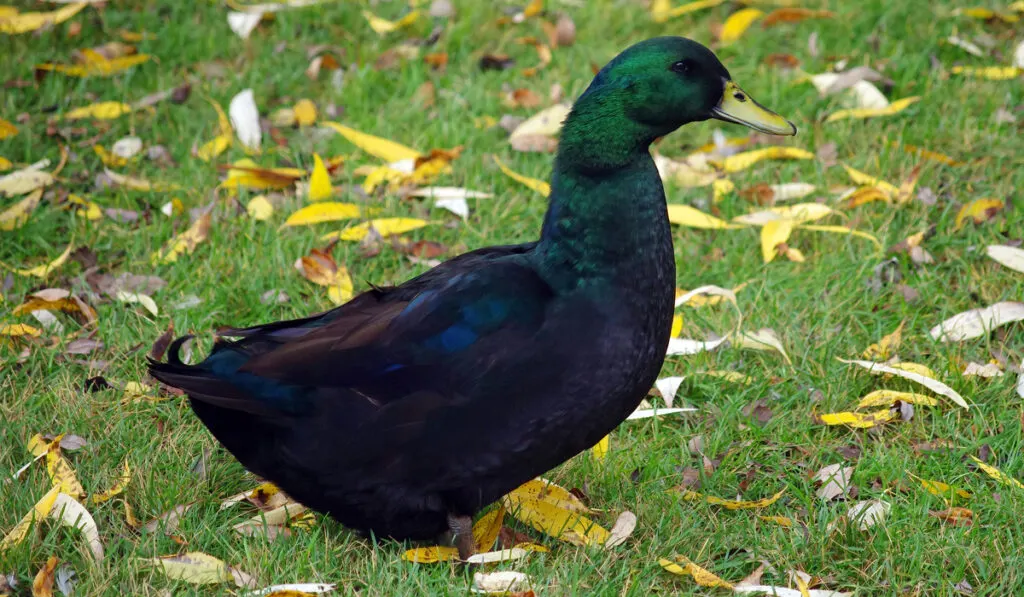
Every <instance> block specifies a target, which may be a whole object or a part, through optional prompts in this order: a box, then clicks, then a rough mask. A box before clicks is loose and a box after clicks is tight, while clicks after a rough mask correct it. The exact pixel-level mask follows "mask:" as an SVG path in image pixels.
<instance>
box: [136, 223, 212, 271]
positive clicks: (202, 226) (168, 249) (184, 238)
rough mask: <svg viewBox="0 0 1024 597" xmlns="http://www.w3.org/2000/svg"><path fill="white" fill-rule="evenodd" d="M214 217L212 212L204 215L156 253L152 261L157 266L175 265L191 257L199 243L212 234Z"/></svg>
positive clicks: (151, 257) (151, 258)
mask: <svg viewBox="0 0 1024 597" xmlns="http://www.w3.org/2000/svg"><path fill="white" fill-rule="evenodd" d="M212 220H213V216H212V214H211V213H210V212H207V213H205V214H203V215H202V216H201V217H199V219H197V220H196V221H195V222H193V223H192V225H191V226H189V228H188V230H186V231H184V232H182V233H181V234H179V235H177V236H175V237H174V238H172V239H171V240H170V241H169V242H168V243H167V244H166V245H165V246H164V248H162V249H160V250H159V251H156V252H154V253H153V254H152V255H151V256H150V261H151V262H152V263H153V264H154V265H155V264H158V263H174V262H176V261H177V260H178V257H180V256H182V255H191V254H192V252H193V251H195V250H196V247H197V246H199V243H201V242H203V241H204V240H206V238H207V237H208V236H209V234H210V223H211V221H212Z"/></svg>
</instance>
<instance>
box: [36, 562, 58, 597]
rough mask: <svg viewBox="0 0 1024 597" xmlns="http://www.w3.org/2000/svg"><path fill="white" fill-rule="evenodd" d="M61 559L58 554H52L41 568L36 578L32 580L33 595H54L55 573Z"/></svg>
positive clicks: (48, 596) (40, 596)
mask: <svg viewBox="0 0 1024 597" xmlns="http://www.w3.org/2000/svg"><path fill="white" fill-rule="evenodd" d="M59 563H60V560H58V559H57V556H50V558H49V559H48V560H46V564H44V565H43V567H42V568H40V569H39V572H38V573H37V574H36V577H35V579H33V580H32V597H53V573H54V571H55V570H56V569H57V564H59Z"/></svg>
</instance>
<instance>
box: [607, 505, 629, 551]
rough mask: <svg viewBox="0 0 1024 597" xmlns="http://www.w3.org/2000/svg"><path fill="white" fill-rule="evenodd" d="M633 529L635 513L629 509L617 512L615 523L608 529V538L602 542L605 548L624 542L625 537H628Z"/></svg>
mask: <svg viewBox="0 0 1024 597" xmlns="http://www.w3.org/2000/svg"><path fill="white" fill-rule="evenodd" d="M635 529H636V514H633V513H632V512H630V511H629V510H624V511H623V512H622V513H621V514H619V516H618V518H616V519H615V524H614V525H612V529H611V530H610V531H608V539H607V541H605V543H604V547H605V549H610V548H612V547H618V546H619V545H622V544H623V543H625V542H626V539H629V537H630V535H632V534H633V531H634V530H635Z"/></svg>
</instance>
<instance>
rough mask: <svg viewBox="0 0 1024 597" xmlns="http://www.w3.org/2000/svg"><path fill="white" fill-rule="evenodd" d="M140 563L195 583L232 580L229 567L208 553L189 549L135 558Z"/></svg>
mask: <svg viewBox="0 0 1024 597" xmlns="http://www.w3.org/2000/svg"><path fill="white" fill-rule="evenodd" d="M136 561H138V562H139V563H140V564H144V565H148V566H153V567H156V568H159V569H160V571H161V572H163V573H164V575H166V576H167V577H168V578H171V579H174V580H181V581H184V582H187V583H191V584H195V585H208V584H220V583H225V582H232V581H233V580H234V579H233V577H232V575H231V567H230V566H228V565H227V564H225V563H224V561H222V560H220V559H217V558H215V557H213V556H211V555H209V554H205V553H202V552H198V551H190V552H187V553H183V554H178V555H173V556H163V557H159V558H136Z"/></svg>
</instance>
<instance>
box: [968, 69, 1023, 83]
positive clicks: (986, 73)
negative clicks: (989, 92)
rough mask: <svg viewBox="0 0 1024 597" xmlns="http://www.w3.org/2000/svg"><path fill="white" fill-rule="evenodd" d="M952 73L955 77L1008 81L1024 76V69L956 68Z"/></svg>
mask: <svg viewBox="0 0 1024 597" xmlns="http://www.w3.org/2000/svg"><path fill="white" fill-rule="evenodd" d="M952 72H953V74H954V75H964V76H967V77H974V78H976V79H989V80H991V81H1006V80H1008V79H1016V78H1017V77H1019V76H1021V75H1022V74H1024V68H1018V67H1016V66H979V67H972V66H954V67H953V68H952Z"/></svg>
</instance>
